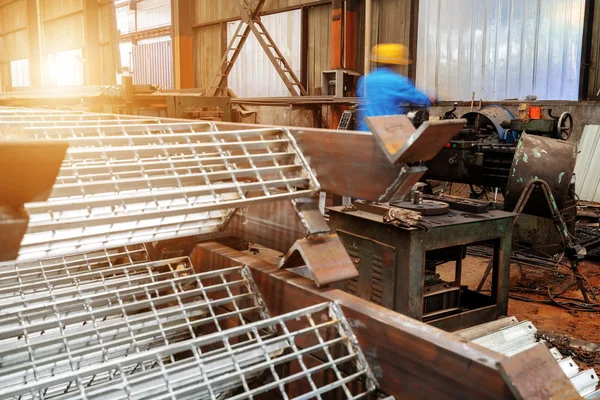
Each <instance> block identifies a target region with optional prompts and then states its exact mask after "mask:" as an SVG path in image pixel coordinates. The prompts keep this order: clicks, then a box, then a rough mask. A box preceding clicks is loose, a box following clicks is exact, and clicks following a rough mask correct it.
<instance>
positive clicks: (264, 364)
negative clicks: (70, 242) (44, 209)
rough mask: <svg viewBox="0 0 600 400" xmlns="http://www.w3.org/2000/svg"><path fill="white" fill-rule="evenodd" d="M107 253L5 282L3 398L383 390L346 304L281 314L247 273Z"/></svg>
mask: <svg viewBox="0 0 600 400" xmlns="http://www.w3.org/2000/svg"><path fill="white" fill-rule="evenodd" d="M104 256H105V257H103V255H102V254H100V253H94V254H86V255H77V256H71V258H69V259H68V260H64V262H63V263H61V262H60V261H58V260H59V259H52V260H41V261H39V263H38V267H36V265H35V264H28V265H23V264H21V265H13V266H12V267H13V270H18V271H27V272H28V273H23V274H19V275H18V280H17V281H18V282H15V281H14V280H11V281H8V282H4V281H2V280H0V293H1V294H2V297H0V301H2V308H1V310H2V311H0V359H2V364H1V366H0V398H20V399H29V398H46V399H50V398H52V399H55V398H56V399H62V398H70V399H71V398H80V399H92V398H111V399H121V398H128V399H138V398H153V399H162V398H170V399H174V398H177V399H187V398H195V399H197V398H210V399H216V398H222V396H227V397H229V396H233V397H232V398H252V397H253V396H255V395H258V394H261V393H272V394H274V393H277V392H279V393H280V394H281V395H282V396H283V398H289V397H288V395H287V394H286V392H287V391H288V390H289V388H290V387H292V386H293V387H294V388H296V390H302V392H296V391H295V392H294V393H295V394H297V395H298V396H297V398H303V399H308V398H321V395H324V394H327V395H336V398H347V399H350V398H353V399H355V398H361V397H365V396H367V395H368V394H369V393H370V392H372V391H373V390H375V389H376V381H375V379H374V377H373V375H372V373H371V371H370V369H369V367H368V364H367V363H366V360H365V358H364V356H363V354H362V353H361V351H360V349H359V347H358V343H357V342H356V339H355V338H354V336H353V334H352V332H351V329H350V326H349V324H348V322H347V321H346V320H345V318H344V316H343V314H342V312H341V309H340V307H339V306H338V305H337V304H333V303H325V304H320V305H317V306H313V307H309V308H306V309H303V310H298V311H295V312H292V313H289V314H286V315H283V316H279V317H276V318H271V317H270V316H269V315H268V312H267V311H266V308H265V307H264V304H263V303H262V300H261V298H260V294H259V293H258V292H257V291H256V287H255V285H254V282H253V281H252V276H251V274H250V272H249V269H248V268H247V267H234V268H228V269H225V270H220V271H214V272H208V273H201V274H196V273H194V271H193V268H192V265H191V262H190V260H189V259H188V258H178V259H171V260H164V261H160V262H143V261H142V259H141V258H140V256H142V257H143V248H136V247H132V248H127V249H117V250H112V251H108V252H107V253H106V254H104ZM117 260H118V261H117ZM88 261H89V262H88ZM59 265H60V267H62V268H63V270H65V271H69V273H68V274H66V276H65V274H64V273H58V269H59ZM49 267H52V268H54V269H52V271H54V273H52V274H50V275H46V274H43V273H42V274H41V275H40V273H36V272H39V271H42V270H44V271H48V270H49ZM36 268H37V269H36ZM68 281H72V282H77V283H76V284H69V282H68ZM44 286H45V289H44ZM32 289H33V290H32ZM11 294H12V296H11ZM248 321H255V322H248ZM299 343H303V344H305V346H304V347H300V346H299ZM315 360H320V362H318V363H316V362H315ZM320 372H322V373H324V375H323V376H326V377H327V380H326V382H321V381H319V380H318V379H317V378H316V376H317V375H318V374H319V373H320Z"/></svg>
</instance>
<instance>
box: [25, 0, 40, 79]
mask: <svg viewBox="0 0 600 400" xmlns="http://www.w3.org/2000/svg"><path fill="white" fill-rule="evenodd" d="M41 32H42V26H41V19H40V7H39V0H27V33H28V38H29V86H31V87H40V86H42V76H43V73H42V65H43V64H42V47H41V43H42V41H41Z"/></svg>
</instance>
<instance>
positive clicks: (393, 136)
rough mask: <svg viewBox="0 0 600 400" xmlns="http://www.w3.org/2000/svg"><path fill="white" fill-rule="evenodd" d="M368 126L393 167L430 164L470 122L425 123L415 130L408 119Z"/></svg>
mask: <svg viewBox="0 0 600 400" xmlns="http://www.w3.org/2000/svg"><path fill="white" fill-rule="evenodd" d="M365 122H366V123H367V126H368V127H369V129H371V131H372V132H373V136H374V137H375V140H376V141H377V143H378V144H379V146H380V147H381V149H382V150H383V152H384V153H385V155H386V156H387V158H388V159H389V161H390V162H391V163H392V164H402V163H415V162H419V161H429V160H431V159H432V158H434V157H435V156H436V155H437V154H438V153H439V152H440V150H442V148H443V147H444V145H445V144H446V143H448V141H449V140H450V139H452V138H453V137H454V136H456V134H457V133H458V132H459V131H460V129H461V128H462V127H464V126H465V124H466V123H467V120H465V119H454V120H445V121H425V122H423V124H422V125H421V126H420V127H419V129H415V127H414V126H413V124H412V123H411V122H410V119H409V118H408V117H407V116H406V115H392V116H382V117H368V118H365Z"/></svg>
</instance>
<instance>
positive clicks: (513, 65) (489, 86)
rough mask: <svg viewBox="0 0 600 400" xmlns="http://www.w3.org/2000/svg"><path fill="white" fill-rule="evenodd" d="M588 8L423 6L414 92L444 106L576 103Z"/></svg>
mask: <svg viewBox="0 0 600 400" xmlns="http://www.w3.org/2000/svg"><path fill="white" fill-rule="evenodd" d="M584 5H585V0H531V1H511V0H487V1H480V0H461V1H460V6H456V4H455V2H454V1H447V0H421V2H420V3H419V27H418V29H419V34H418V49H417V68H416V69H417V86H419V87H420V88H422V89H424V90H428V91H435V92H436V93H437V95H438V97H439V98H440V99H441V100H471V99H472V97H473V94H474V98H475V100H479V99H483V100H504V99H522V98H525V97H526V96H528V95H533V96H536V97H537V98H538V99H543V100H577V99H578V95H579V70H580V67H581V44H582V37H583V21H584Z"/></svg>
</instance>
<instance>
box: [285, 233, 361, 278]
mask: <svg viewBox="0 0 600 400" xmlns="http://www.w3.org/2000/svg"><path fill="white" fill-rule="evenodd" d="M278 267H279V268H291V269H295V270H296V271H297V272H298V269H300V270H302V267H306V268H305V269H303V270H304V271H305V273H303V275H306V277H308V278H311V279H312V280H313V281H314V282H315V283H316V284H317V286H318V287H321V286H325V285H328V284H331V283H337V282H342V281H345V280H348V279H352V278H356V277H358V270H357V269H356V266H355V265H354V262H352V259H351V258H350V256H349V255H348V253H347V252H346V248H345V247H344V244H343V243H342V241H341V240H340V238H339V236H338V235H324V236H315V237H310V238H305V239H300V240H298V241H296V243H294V245H293V246H292V247H291V248H290V249H289V251H288V252H287V254H286V255H285V256H284V257H283V258H282V259H281V261H280V262H279V265H278Z"/></svg>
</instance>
